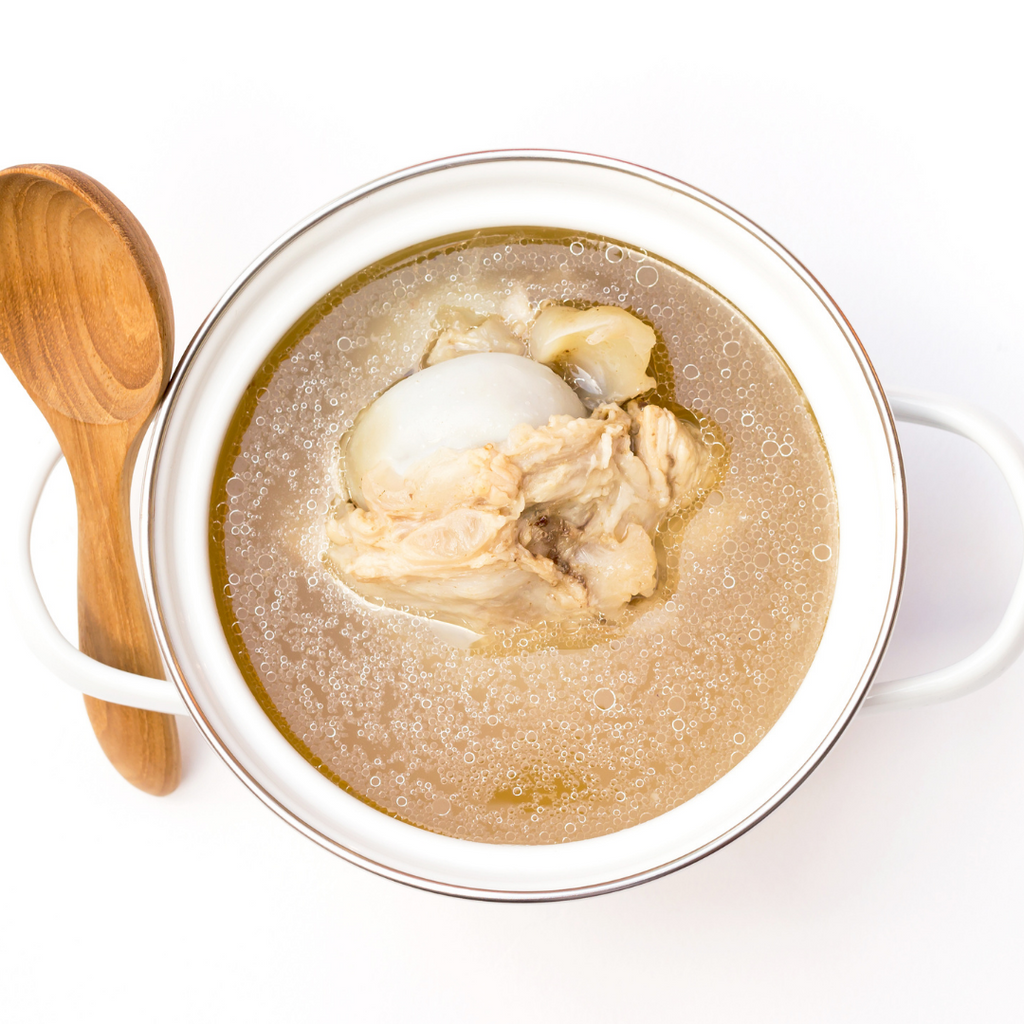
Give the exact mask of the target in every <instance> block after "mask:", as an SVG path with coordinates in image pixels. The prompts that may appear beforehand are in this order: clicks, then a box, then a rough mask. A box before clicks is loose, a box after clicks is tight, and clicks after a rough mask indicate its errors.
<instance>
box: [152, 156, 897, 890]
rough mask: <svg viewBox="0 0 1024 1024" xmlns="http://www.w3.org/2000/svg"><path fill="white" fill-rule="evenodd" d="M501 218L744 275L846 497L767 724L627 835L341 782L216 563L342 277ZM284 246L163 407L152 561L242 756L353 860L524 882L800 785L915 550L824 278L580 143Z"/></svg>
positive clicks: (344, 204)
mask: <svg viewBox="0 0 1024 1024" xmlns="http://www.w3.org/2000/svg"><path fill="white" fill-rule="evenodd" d="M501 224H540V225H542V226H545V227H548V226H559V225H566V224H568V225H572V226H573V227H574V228H576V229H577V230H582V231H589V232H592V233H594V234H598V235H604V236H606V237H611V238H618V239H622V240H624V241H625V240H628V241H629V242H630V243H631V244H633V245H635V246H639V247H642V248H643V249H646V250H647V251H650V252H654V253H657V254H659V255H660V256H662V257H664V258H666V259H669V260H671V261H672V262H674V263H677V264H678V265H681V266H683V267H685V268H686V269H687V270H689V271H690V272H691V273H693V274H695V275H696V276H697V277H699V278H701V279H702V280H704V281H706V282H707V283H708V284H710V285H711V286H712V287H715V288H717V289H718V290H719V291H721V292H722V293H724V294H725V295H727V296H728V298H729V299H730V301H732V302H733V303H735V304H736V306H737V307H739V308H740V309H741V310H743V312H744V313H745V314H746V315H747V316H748V317H749V318H750V319H751V320H752V321H753V322H754V323H756V324H757V325H758V326H759V327H760V329H761V330H762V331H763V332H764V333H765V334H766V336H767V337H768V338H770V339H771V340H772V342H773V344H774V345H775V347H776V349H777V350H778V351H779V353H780V355H781V356H782V358H783V359H784V360H785V362H786V364H787V365H788V366H789V367H790V369H791V370H792V372H793V373H794V375H795V376H796V378H797V379H798V380H799V381H800V384H801V387H802V389H803V392H804V396H805V398H806V400H807V401H808V402H809V404H810V406H811V408H812V409H813V410H814V411H815V415H816V418H817V422H818V426H819V429H820V430H821V433H822V436H823V438H824V441H825V445H826V447H827V449H828V452H829V458H830V461H831V464H832V472H833V476H834V479H835V485H836V494H837V498H838V503H839V522H840V536H841V541H840V552H839V565H838V568H837V573H836V583H835V592H834V595H833V598H832V605H831V608H830V611H829V618H828V622H827V624H826V627H825V632H824V635H823V637H822V640H821V644H820V645H819V648H818V651H817V653H816V655H815V658H814V662H813V664H812V665H811V667H810V669H809V671H808V673H807V676H806V677H805V679H804V681H803V683H802V684H801V686H800V689H799V690H798V691H797V693H796V696H795V697H794V698H793V700H792V701H791V702H790V704H789V706H788V707H787V708H786V710H785V712H784V713H783V715H782V717H781V718H780V719H779V721H778V722H777V723H776V724H775V725H774V726H773V727H772V729H771V730H770V731H769V733H768V735H767V736H766V737H765V738H764V739H763V740H762V741H761V742H760V743H759V744H758V745H757V746H756V747H755V748H754V750H753V751H752V752H751V753H750V754H749V755H748V756H747V757H746V758H744V759H743V760H742V761H741V762H740V763H739V764H738V765H737V766H736V767H735V768H733V769H732V770H731V771H730V772H728V773H727V774H726V775H725V776H724V777H723V778H722V779H720V780H719V781H718V782H716V783H715V784H714V785H713V786H711V787H709V788H708V789H707V790H705V791H704V792H702V793H700V794H699V795H698V796H697V797H695V798H694V799H692V800H689V801H687V802H686V803H685V804H683V805H681V806H679V807H677V808H675V809H673V810H671V811H669V812H668V813H666V814H662V815H659V816H657V817H655V818H653V819H652V820H650V821H647V822H644V823H643V824H640V825H637V826H634V827H632V828H629V829H624V830H622V831H620V832H616V833H614V834H612V835H608V836H602V837H600V838H596V839H587V840H583V841H579V842H575V843H567V844H561V845H548V846H524V845H495V844H488V843H474V842H468V841H463V840H453V839H450V838H447V837H444V836H438V835H433V834H431V833H428V832H426V831H424V830H422V829H417V828H414V827H411V826H409V825H406V824H404V823H402V822H400V821H397V820H396V819H393V818H389V817H386V816H385V815H382V814H380V813H378V812H376V811H374V810H372V809H371V808H370V807H368V806H367V805H365V804H363V803H361V802H360V801H358V800H356V799H355V798H354V797H352V796H350V795H349V794H347V793H344V792H343V791H341V790H340V789H338V788H337V787H336V786H334V785H333V784H332V783H331V782H330V781H329V780H328V779H326V778H325V777H324V776H323V775H321V774H320V773H319V772H317V771H315V770H314V769H313V768H312V767H311V766H310V765H309V764H308V763H307V762H306V761H305V760H304V759H303V758H302V757H301V755H299V754H298V752H297V751H296V750H295V749H294V748H293V747H292V746H291V744H289V743H288V742H287V740H286V739H285V738H284V737H283V736H282V735H281V734H280V733H278V731H277V729H276V728H275V726H274V725H273V724H272V723H271V721H270V720H269V719H268V718H267V717H266V715H265V714H264V713H263V711H262V709H261V708H260V707H259V705H258V704H257V703H256V700H255V699H254V698H253V696H252V694H251V693H250V691H249V688H248V685H247V684H246V682H245V680H244V679H243V677H242V675H241V673H240V672H239V670H238V668H237V666H236V664H235V661H234V658H233V656H232V654H231V652H230V649H229V648H228V645H227V642H226V640H225V638H224V634H223V631H222V627H221V623H220V617H219V615H218V613H217V608H216V605H215V603H214V596H213V589H212V584H211V581H210V567H209V541H208V534H209V494H210V487H211V485H212V479H213V474H214V469H215V466H216V463H217V460H218V458H219V454H220V447H221V440H222V438H223V436H224V433H225V431H226V429H227V425H228V422H229V421H230V419H231V416H232V415H233V413H234V408H235V405H236V403H237V402H238V401H239V399H240V398H241V396H242V394H243V392H244V390H245V388H246V387H247V386H248V384H249V381H250V380H251V379H252V375H253V374H254V373H255V371H256V370H257V369H258V368H259V367H260V366H261V365H262V364H263V362H264V360H265V358H266V356H267V354H268V353H269V352H270V350H271V349H272V348H273V346H274V345H275V344H276V343H277V341H278V339H279V338H280V337H281V336H282V335H283V334H284V333H285V331H287V329H288V328H289V327H290V326H291V324H292V323H294V322H295V321H296V320H298V318H299V317H300V316H302V314H303V313H304V312H305V311H306V310H307V309H308V308H309V307H310V306H311V305H312V304H313V303H314V302H315V301H317V299H319V298H320V296H322V295H323V294H324V293H325V292H327V291H328V290H329V289H330V288H332V287H334V286H335V285H336V284H337V283H338V282H339V281H342V280H344V279H346V278H347V277H349V276H350V275H352V274H354V273H356V272H358V271H359V270H361V269H362V268H364V267H366V266H368V265H370V264H371V263H374V262H376V261H377V260H379V259H381V258H382V257H384V256H387V255H388V254H389V253H392V252H397V251H400V250H403V249H406V248H408V247H410V246H412V245H415V244H417V243H420V242H422V241H424V240H428V239H430V238H436V237H441V236H445V235H450V234H454V233H455V232H458V231H462V230H467V229H472V228H474V227H476V226H479V225H501ZM273 248H274V254H273V255H272V256H270V258H268V259H266V260H265V261H261V262H260V263H259V264H258V265H257V269H256V270H255V271H254V272H252V273H251V274H250V275H248V276H247V277H246V279H245V280H244V281H243V282H241V283H240V285H239V286H238V288H237V290H233V291H232V292H230V293H229V294H228V296H226V298H225V300H224V305H223V306H222V307H219V308H218V312H217V313H216V314H215V316H214V317H213V318H212V319H211V321H210V323H209V325H208V326H204V329H203V331H202V332H201V334H200V338H201V342H200V343H199V344H198V345H197V347H196V349H195V350H194V352H193V351H190V352H189V353H188V354H187V355H186V357H185V360H184V363H183V366H184V373H183V374H182V376H181V379H180V382H175V384H174V387H173V390H172V392H171V395H170V398H169V399H168V402H167V403H166V405H165V408H164V410H163V411H162V413H161V415H160V417H159V419H158V421H157V423H156V425H155V427H154V447H153V451H154V456H155V461H151V463H150V466H149V467H148V468H147V472H148V473H149V474H150V479H149V481H148V487H147V498H146V501H147V502H148V510H147V512H146V514H145V516H144V519H143V558H142V564H143V573H144V576H145V582H146V585H147V587H150V586H151V588H152V589H151V591H150V596H151V603H152V604H153V607H154V608H156V609H158V612H159V616H160V618H161V621H162V625H163V636H162V639H164V640H165V649H164V653H165V656H166V658H167V660H168V663H169V664H171V663H173V665H174V667H175V669H176V671H177V674H178V681H179V684H180V685H183V686H184V687H186V688H187V691H188V692H187V693H186V694H185V697H186V701H187V702H188V703H189V706H190V708H191V709H192V710H193V711H194V712H195V713H196V714H197V715H198V716H200V718H201V720H202V722H203V727H204V730H205V731H206V732H207V734H208V736H209V737H210V738H211V740H212V741H213V742H215V743H216V744H217V746H218V748H219V749H221V750H222V751H223V753H224V754H225V756H226V757H227V758H228V759H229V760H230V763H231V764H232V766H233V767H234V768H235V770H236V771H237V772H238V773H239V775H240V777H242V778H244V779H245V780H246V781H247V782H249V783H251V785H252V787H253V789H254V791H256V792H257V793H259V794H260V795H261V796H262V797H263V798H264V799H266V800H267V802H268V804H270V805H271V806H272V807H273V808H274V809H275V810H276V811H277V812H278V813H280V814H282V815H285V816H286V817H287V818H288V820H289V821H291V822H292V823H293V824H295V826H296V827H298V828H300V829H302V830H303V831H305V832H306V833H307V834H308V835H310V836H311V837H312V838H315V839H316V840H317V841H318V842H321V843H323V844H324V845H325V846H327V847H328V848H330V849H332V850H334V851H336V852H338V853H339V854H341V855H342V856H344V857H347V858H348V859H351V860H353V861H354V862H356V863H360V864H364V865H366V866H369V867H371V868H372V869H373V870H375V871H380V872H383V873H385V874H387V875H389V876H390V877H394V878H398V879H405V880H408V881H410V882H412V883H413V884H417V885H425V886H427V887H428V888H433V889H437V890H438V891H446V892H456V893H462V894H467V895H468V894H481V895H500V896H505V897H507V898H515V897H517V896H531V897H537V898H542V897H554V896H559V895H566V894H570V893H572V894H585V893H587V892H592V891H595V890H596V891H603V890H606V889H608V888H615V887H621V886H622V885H624V884H628V883H630V882H635V881H641V880H643V879H645V878H649V877H651V876H653V875H657V874H661V873H664V871H666V870H667V869H668V868H669V867H670V866H673V865H674V866H678V865H679V864H681V863H684V862H688V861H692V860H694V859H696V858H698V857H700V856H703V855H705V854H707V853H709V852H711V851H712V850H714V849H716V848H717V847H719V846H721V845H722V843H723V842H725V841H727V839H728V838H729V837H730V836H732V835H735V834H737V832H739V831H742V830H743V829H745V828H748V827H749V826H750V825H752V824H754V823H755V822H756V821H757V820H758V819H759V818H761V817H762V816H763V815H764V814H765V813H767V812H768V810H770V809H771V808H772V807H773V806H775V805H776V804H777V803H778V802H779V800H781V799H783V798H784V796H785V795H786V794H787V793H788V792H789V791H790V790H791V789H792V788H793V787H794V786H795V785H797V784H798V782H799V780H800V779H801V778H802V777H803V775H804V774H805V773H806V772H807V771H808V770H809V769H810V767H811V766H813V765H814V764H815V763H816V762H817V761H818V760H819V759H820V757H821V756H822V755H823V754H824V752H825V751H826V750H827V749H828V747H829V746H830V745H831V743H832V742H834V740H835V738H836V736H837V735H838V733H839V732H840V730H841V729H842V728H843V726H844V725H845V722H846V720H847V719H848V717H849V715H850V714H851V713H852V709H853V708H854V707H855V706H856V704H857V703H858V701H859V700H860V698H861V695H862V694H863V691H864V687H865V686H866V685H867V681H868V676H869V673H870V671H871V669H872V668H873V666H874V665H875V664H876V663H877V659H878V656H879V653H880V645H881V644H882V643H883V642H884V640H885V638H886V636H887V635H888V630H889V625H890V622H891V617H892V611H893V607H894V600H895V588H896V587H897V585H898V578H899V569H900V566H901V563H902V558H903V521H902V516H903V492H902V482H901V480H900V478H899V476H898V468H897V466H896V463H895V458H896V455H895V447H894V443H893V440H892V436H891V434H890V433H888V430H889V429H890V426H889V421H888V415H887V413H885V411H884V410H883V409H882V408H881V407H880V405H879V402H880V401H881V399H880V396H879V395H878V393H877V387H876V386H875V384H874V381H873V379H872V376H871V373H870V370H869V368H868V367H867V365H866V363H865V362H864V361H863V357H862V355H861V353H860V351H859V349H858V348H857V344H856V341H855V339H854V338H853V336H852V334H851V333H850V331H849V328H848V326H847V325H846V323H845V322H844V321H843V319H842V316H841V315H840V314H839V313H838V311H837V310H835V309H834V308H833V307H832V306H831V305H830V303H829V300H828V298H827V296H826V295H824V294H823V293H822V292H821V290H820V288H819V287H818V286H817V284H816V282H814V281H813V279H810V278H809V277H808V276H807V275H806V273H805V272H804V271H802V270H801V268H799V267H798V266H797V265H796V264H795V263H794V261H793V259H792V257H791V256H790V255H789V254H788V253H785V252H784V251H782V250H780V249H779V248H778V247H777V246H775V245H774V243H773V242H772V241H771V239H769V238H767V237H765V236H764V235H763V233H762V232H761V230H760V229H759V228H757V227H756V226H755V225H752V224H749V223H747V222H745V221H744V220H743V219H742V218H741V217H740V216H738V215H737V214H736V213H735V212H734V211H732V210H729V209H728V208H725V207H722V206H721V204H719V203H717V202H716V201H715V200H713V199H710V198H709V197H708V196H706V195H704V194H702V193H698V192H695V191H693V190H692V189H689V188H687V187H686V186H683V185H681V184H680V183H678V182H675V181H672V180H669V179H664V178H661V177H659V176H658V175H656V174H652V173H650V172H640V171H638V169H636V168H634V167H630V166H626V165H621V164H614V163H611V162H608V161H604V162H602V161H599V160H597V159H594V158H586V157H580V156H573V155H563V156H559V157H557V158H554V157H552V156H550V155H548V156H543V155H539V154H538V155H537V156H536V157H530V156H528V155H526V154H523V153H519V154H514V155H511V156H509V157H507V158H506V157H503V158H501V159H493V160H470V161H459V162H454V163H453V164H452V165H450V166H449V165H445V164H440V165H433V166H428V167H425V168H423V169H421V170H420V171H418V172H417V173H415V174H413V175H402V176H397V177H395V178H393V179H385V180H384V181H382V182H378V183H374V184H371V185H370V186H369V187H367V188H365V189H360V190H358V191H356V192H355V193H354V194H353V195H351V196H349V197H346V198H343V199H341V200H339V201H338V202H337V203H332V204H329V206H328V207H327V208H326V209H325V210H324V211H321V213H320V214H318V215H314V216H313V217H311V218H310V219H309V220H308V221H307V222H306V224H305V225H304V226H302V227H301V228H300V229H299V230H298V231H297V233H294V234H290V235H288V236H286V238H285V239H284V240H282V242H281V244H280V246H274V247H273ZM474 358H484V357H482V356H475V357H474V356H466V357H463V358H462V359H461V360H454V361H453V364H452V368H451V369H450V370H447V371H444V372H445V373H448V374H455V375H457V376H461V375H462V374H463V373H465V372H466V371H465V370H464V369H462V368H461V367H460V365H459V364H460V363H461V364H462V365H463V366H468V365H469V363H470V361H471V360H472V359H474ZM491 358H492V359H499V360H500V359H505V360H507V359H513V360H516V359H517V358H518V357H514V356H512V357H508V356H505V357H499V356H492V357H491ZM440 369H441V368H440V367H436V368H435V370H440ZM413 380H414V378H413V379H410V380H409V381H408V382H407V383H408V384H410V385H411V384H412V383H413Z"/></svg>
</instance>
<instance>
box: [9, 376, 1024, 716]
mask: <svg viewBox="0 0 1024 1024" xmlns="http://www.w3.org/2000/svg"><path fill="white" fill-rule="evenodd" d="M888 397H889V404H890V406H891V408H892V411H893V415H894V416H895V417H896V419H898V420H902V421H903V422H905V423H917V424H921V425H922V426H927V427H937V428H938V429H939V430H948V431H949V432H950V433H954V434H959V435H961V436H962V437H966V438H968V439H969V440H971V441H974V442H975V444H977V445H979V446H980V447H981V448H982V449H983V450H984V451H985V452H987V453H988V455H989V457H990V458H991V459H992V461H993V462H995V464H996V466H997V467H998V469H999V471H1000V472H1001V473H1002V475H1003V477H1004V479H1005V480H1006V483H1007V485H1008V486H1009V488H1010V493H1011V495H1012V497H1013V500H1014V503H1015V504H1016V506H1017V512H1018V514H1019V515H1020V517H1021V522H1022V525H1024V445H1022V444H1021V442H1020V440H1019V439H1018V438H1017V436H1016V435H1015V434H1014V433H1013V432H1012V431H1010V430H1009V429H1008V428H1007V427H1005V426H1004V425H1003V424H1001V423H999V422H998V421H996V420H994V419H993V418H992V417H990V416H987V415H986V414H984V413H982V412H980V411H978V410H977V409H975V408H973V407H972V406H969V405H967V404H966V403H963V402H959V401H957V400H955V399H951V398H942V397H938V396H935V395H926V394H920V393H917V392H911V391H893V392H889V395H888ZM60 458H61V455H60V452H59V451H55V452H52V453H51V455H50V457H49V458H47V459H46V460H45V462H44V464H43V465H42V467H41V470H40V472H39V473H38V475H37V477H36V479H35V480H33V482H32V485H31V487H30V488H29V489H28V492H27V498H26V501H25V503H24V507H23V508H22V510H21V515H20V519H19V521H18V523H17V528H16V529H15V531H14V535H13V537H12V542H13V549H12V550H11V551H10V552H9V555H10V559H9V561H10V575H9V580H10V583H11V586H10V588H9V593H10V595H11V605H12V614H13V615H14V618H15V621H16V622H17V623H18V626H19V628H20V630H21V633H22V636H23V637H24V638H25V642H26V643H27V644H28V647H29V649H30V650H31V651H32V653H33V654H35V656H36V657H37V658H38V659H39V660H40V661H41V662H42V663H43V664H44V665H46V667H47V668H49V669H50V670H51V671H52V672H53V673H54V674H55V675H56V676H58V678H60V679H63V680H64V681H65V682H66V683H68V684H69V685H70V686H72V687H74V688H75V689H76V690H80V691H81V692H82V693H87V694H89V696H91V697H99V698H100V699H101V700H106V701H111V702H112V703H115V704H125V705H127V706H129V707H136V708H144V709H146V710H148V711H162V712H165V713H167V714H178V715H180V714H185V713H186V709H185V705H184V702H183V701H182V699H181V695H180V694H179V693H178V691H177V689H176V688H175V686H174V684H173V683H172V682H170V681H169V680H166V679H150V678H148V677H146V676H137V675H134V674H133V673H131V672H125V671H123V670H121V669H117V668H111V667H110V666H109V665H104V664H102V662H98V661H94V660H93V659H92V658H89V657H87V656H86V655H84V654H82V653H81V651H79V650H77V649H76V648H75V647H73V646H72V645H71V644H70V643H68V641H67V639H66V638H65V637H64V635H63V634H62V633H61V632H60V630H58V629H57V627H56V625H55V624H54V622H53V619H52V618H50V613H49V612H48V611H47V608H46V605H45V603H44V602H43V598H42V595H41V594H40V593H39V587H38V584H37V583H36V578H35V573H34V572H33V569H32V555H31V548H30V541H31V536H32V522H33V520H34V518H35V513H36V508H37V506H38V504H39V499H40V497H41V495H42V492H43V489H44V487H45V486H46V482H47V480H49V478H50V474H51V473H52V472H53V469H54V467H55V466H56V465H57V463H58V462H59V461H60ZM1022 650H1024V565H1022V574H1021V576H1020V577H1019V578H1018V580H1017V585H1016V586H1015V588H1014V591H1013V595H1012V596H1011V598H1010V603H1009V606H1008V607H1007V609H1006V612H1005V614H1004V615H1003V619H1002V621H1001V622H1000V623H999V625H998V626H997V627H996V630H995V632H994V633H993V634H992V635H991V636H990V637H989V638H988V640H986V641H985V643H984V644H982V645H981V647H979V648H978V649H977V650H976V651H975V652H974V653H973V654H969V655H968V656H967V657H966V658H963V659H962V660H961V661H958V662H956V663H955V664H953V665H949V666H948V667H946V668H942V669H938V670H937V671H935V672H926V673H924V674H923V675H920V676H912V677H910V678H908V679H895V680H891V681H889V682H876V683H875V684H873V685H872V687H871V690H870V692H869V693H868V695H867V698H866V700H865V707H868V708H882V707H901V706H908V705H913V704H930V703H934V702H937V701H942V700H949V699H951V698H953V697H960V696H962V695H963V694H966V693H970V692H971V691H972V690H977V689H980V688H981V687H982V686H984V685H985V684H986V683H990V682H992V680H994V679H996V678H997V677H998V676H999V675H1001V674H1002V672H1003V671H1005V669H1007V668H1008V667H1009V666H1010V665H1011V664H1012V663H1013V662H1014V661H1015V660H1016V659H1017V657H1018V655H1019V654H1020V653H1021V651H1022Z"/></svg>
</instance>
